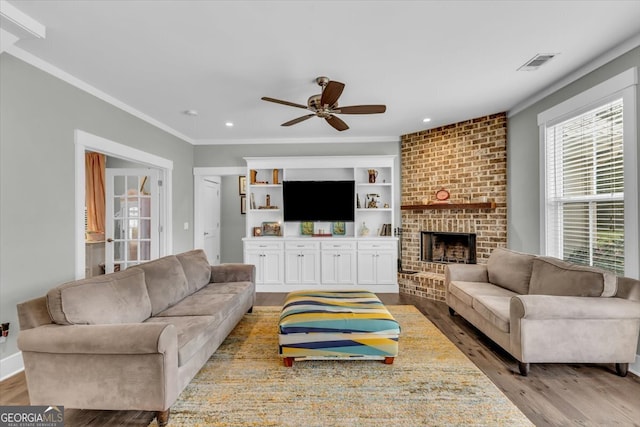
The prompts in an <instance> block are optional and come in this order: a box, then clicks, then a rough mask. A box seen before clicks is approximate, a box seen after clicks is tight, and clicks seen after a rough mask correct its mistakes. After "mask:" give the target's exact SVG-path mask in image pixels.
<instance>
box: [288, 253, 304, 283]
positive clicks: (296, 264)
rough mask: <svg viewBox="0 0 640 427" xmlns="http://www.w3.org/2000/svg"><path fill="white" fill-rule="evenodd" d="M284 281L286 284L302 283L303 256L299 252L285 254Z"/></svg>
mask: <svg viewBox="0 0 640 427" xmlns="http://www.w3.org/2000/svg"><path fill="white" fill-rule="evenodd" d="M284 258H285V260H284V280H285V282H286V283H300V270H301V266H300V264H301V254H300V252H299V251H286V252H285V254H284Z"/></svg>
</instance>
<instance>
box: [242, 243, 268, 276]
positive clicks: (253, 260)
mask: <svg viewBox="0 0 640 427" xmlns="http://www.w3.org/2000/svg"><path fill="white" fill-rule="evenodd" d="M262 258H263V257H262V252H261V251H256V250H250V251H246V252H245V255H244V262H245V263H246V264H253V265H255V266H256V283H263V282H264V271H263V270H264V267H263V262H262Z"/></svg>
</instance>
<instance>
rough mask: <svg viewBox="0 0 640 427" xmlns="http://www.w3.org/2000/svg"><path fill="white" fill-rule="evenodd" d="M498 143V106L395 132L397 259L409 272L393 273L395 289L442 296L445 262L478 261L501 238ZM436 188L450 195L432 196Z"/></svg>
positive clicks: (502, 169)
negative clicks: (398, 196) (431, 125)
mask: <svg viewBox="0 0 640 427" xmlns="http://www.w3.org/2000/svg"><path fill="white" fill-rule="evenodd" d="M506 148H507V117H506V114H505V113H499V114H493V115H490V116H485V117H479V118H476V119H472V120H467V121H464V122H460V123H456V124H452V125H448V126H443V127H439V128H436V129H430V130H426V131H420V132H416V133H412V134H408V135H403V136H402V137H401V156H402V159H401V171H402V203H401V204H402V223H401V227H402V247H401V251H402V253H401V256H402V267H403V270H413V271H416V272H417V274H407V273H399V274H398V283H399V285H400V292H402V293H406V294H411V295H417V296H422V297H426V298H430V299H435V300H444V297H445V290H444V269H445V266H446V264H447V263H448V262H470V260H469V259H467V257H468V256H469V255H473V258H475V259H474V262H477V263H486V261H487V258H488V257H489V255H490V254H491V251H492V250H493V249H494V248H496V247H500V246H503V247H504V246H506V244H507V208H506V198H507V188H506V184H507V153H506ZM442 188H444V189H446V190H447V191H448V192H449V193H450V198H449V200H447V201H445V202H444V203H435V202H436V197H435V194H436V192H437V191H438V190H440V189H442ZM426 236H430V237H429V238H430V239H431V240H429V245H431V249H430V251H431V254H430V255H431V258H429V257H428V256H427V255H429V254H427V253H425V252H427V248H426V247H425V239H426V238H427V237H426ZM442 236H448V237H445V240H442V238H443V237H442ZM471 236H473V237H471ZM434 237H435V239H434ZM438 239H440V240H438ZM471 239H473V242H472V243H473V249H471V248H470V247H469V248H467V249H465V246H469V245H470V244H471V242H470V241H469V240H471ZM434 241H435V246H434ZM465 251H466V252H465ZM434 252H435V259H434ZM471 252H473V253H471ZM463 258H464V259H465V261H463V260H462V259H463Z"/></svg>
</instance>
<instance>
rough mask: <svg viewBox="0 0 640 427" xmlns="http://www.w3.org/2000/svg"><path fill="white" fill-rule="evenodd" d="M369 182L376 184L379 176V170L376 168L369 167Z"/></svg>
mask: <svg viewBox="0 0 640 427" xmlns="http://www.w3.org/2000/svg"><path fill="white" fill-rule="evenodd" d="M368 172H369V184H375V183H376V178H378V171H377V170H375V169H369V170H368Z"/></svg>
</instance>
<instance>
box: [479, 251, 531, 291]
mask: <svg viewBox="0 0 640 427" xmlns="http://www.w3.org/2000/svg"><path fill="white" fill-rule="evenodd" d="M534 259H535V255H531V254H524V253H521V252H515V251H511V250H509V249H505V248H496V249H495V250H494V251H493V252H492V253H491V255H490V256H489V260H488V261H487V273H488V275H489V281H490V282H491V283H494V284H496V285H498V286H501V287H503V288H505V289H509V290H512V291H513V292H516V293H518V294H527V293H528V292H529V280H530V279H531V269H532V267H533V260H534Z"/></svg>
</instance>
